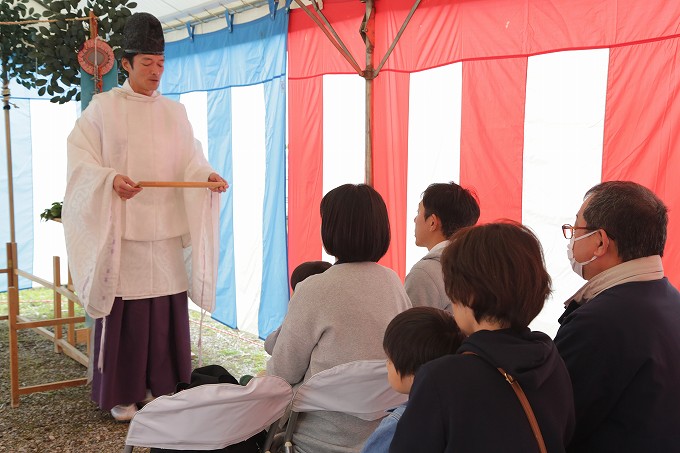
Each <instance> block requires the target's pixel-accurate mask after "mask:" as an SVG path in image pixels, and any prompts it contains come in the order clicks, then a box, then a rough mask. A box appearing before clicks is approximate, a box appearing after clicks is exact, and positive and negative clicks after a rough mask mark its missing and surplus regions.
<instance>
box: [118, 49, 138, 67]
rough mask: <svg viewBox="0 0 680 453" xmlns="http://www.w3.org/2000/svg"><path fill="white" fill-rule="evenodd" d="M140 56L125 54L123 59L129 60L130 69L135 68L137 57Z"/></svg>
mask: <svg viewBox="0 0 680 453" xmlns="http://www.w3.org/2000/svg"><path fill="white" fill-rule="evenodd" d="M137 55H139V54H138V53H128V52H123V56H122V59H123V60H127V61H128V62H130V67H131V68H134V67H135V62H134V61H135V57H136V56H137Z"/></svg>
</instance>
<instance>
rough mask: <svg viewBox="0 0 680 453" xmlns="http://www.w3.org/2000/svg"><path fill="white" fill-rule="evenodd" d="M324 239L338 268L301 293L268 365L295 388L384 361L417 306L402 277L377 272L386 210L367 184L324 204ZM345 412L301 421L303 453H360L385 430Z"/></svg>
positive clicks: (341, 190)
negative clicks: (393, 326) (404, 318)
mask: <svg viewBox="0 0 680 453" xmlns="http://www.w3.org/2000/svg"><path fill="white" fill-rule="evenodd" d="M321 239H322V242H323V246H324V248H325V250H326V252H328V254H330V255H333V256H335V257H336V259H337V261H336V262H335V264H334V265H333V266H331V268H329V269H328V270H326V271H325V272H323V273H321V274H317V275H312V276H310V277H308V278H307V279H305V280H304V281H303V282H300V283H299V284H298V285H297V286H296V287H295V293H294V294H293V297H292V298H291V300H290V304H289V307H288V314H287V315H286V318H285V319H284V321H283V325H282V326H281V332H280V333H279V337H278V339H277V341H276V345H275V346H274V350H273V351H272V358H271V359H270V360H269V362H268V363H267V374H270V375H275V376H280V377H282V378H284V379H285V380H286V381H288V382H289V383H290V384H291V385H296V384H300V383H302V382H304V381H306V380H307V379H309V378H310V377H311V376H312V375H314V374H316V373H318V372H320V371H323V370H326V369H328V368H332V367H334V366H336V365H340V364H343V363H347V362H352V361H355V360H370V359H385V352H384V351H383V348H382V340H383V334H384V333H385V329H386V327H387V325H388V324H389V322H390V321H391V320H392V318H394V317H395V316H396V315H397V314H399V313H401V312H402V311H404V310H406V309H407V308H410V306H411V303H410V301H409V299H408V296H407V295H406V292H405V291H404V287H403V285H402V283H401V280H400V279H399V277H398V276H397V274H396V273H395V272H394V271H392V270H391V269H388V268H386V267H383V266H381V265H379V264H377V261H378V260H379V259H380V258H382V257H383V255H385V253H386V252H387V249H388V247H389V245H390V223H389V219H388V216H387V208H386V206H385V202H384V201H383V199H382V197H381V196H380V194H378V192H376V191H375V190H374V189H373V188H372V187H370V186H367V185H365V184H358V185H355V184H345V185H342V186H340V187H337V188H335V189H333V190H331V191H330V192H328V193H327V194H326V196H324V197H323V199H322V200H321ZM378 423H379V421H374V422H368V421H364V420H361V419H359V418H356V417H353V416H350V415H346V414H343V413H338V412H323V411H320V412H311V413H303V414H300V416H299V418H298V420H297V425H296V429H295V433H294V435H293V443H294V444H295V448H296V451H297V452H299V453H318V452H324V453H335V452H337V453H345V452H359V451H361V447H362V445H363V443H364V441H365V440H366V439H367V438H368V436H369V435H370V434H371V433H372V432H373V430H374V429H375V428H376V427H377V426H378Z"/></svg>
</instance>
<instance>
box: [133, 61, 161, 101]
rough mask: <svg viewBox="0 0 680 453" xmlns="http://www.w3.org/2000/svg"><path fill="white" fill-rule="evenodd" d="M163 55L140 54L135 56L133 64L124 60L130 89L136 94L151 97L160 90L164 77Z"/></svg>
mask: <svg viewBox="0 0 680 453" xmlns="http://www.w3.org/2000/svg"><path fill="white" fill-rule="evenodd" d="M164 64H165V57H164V56H163V55H150V54H139V55H135V57H134V59H133V62H132V64H131V63H130V61H129V60H128V59H127V58H123V68H125V70H126V71H127V72H128V74H129V76H130V77H129V78H128V80H129V82H130V87H132V89H133V90H134V92H135V93H139V94H143V95H145V96H151V95H152V94H153V92H154V91H156V90H157V89H158V85H159V84H160V83H161V76H162V75H163V65H164Z"/></svg>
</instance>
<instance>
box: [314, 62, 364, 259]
mask: <svg viewBox="0 0 680 453" xmlns="http://www.w3.org/2000/svg"><path fill="white" fill-rule="evenodd" d="M365 106H366V83H365V81H364V79H362V78H361V77H359V76H357V75H356V74H354V75H325V76H323V193H324V195H325V194H326V193H328V192H329V191H330V190H332V189H335V188H336V187H338V186H340V185H342V184H348V183H352V184H359V183H363V182H364V179H365V168H366V164H365V160H364V156H365V149H366V142H365V131H366V124H365ZM322 259H323V260H325V261H328V262H330V263H333V262H335V258H333V257H331V256H329V255H328V254H327V253H326V251H325V250H324V251H322Z"/></svg>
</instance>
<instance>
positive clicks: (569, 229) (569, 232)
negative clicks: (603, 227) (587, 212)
mask: <svg viewBox="0 0 680 453" xmlns="http://www.w3.org/2000/svg"><path fill="white" fill-rule="evenodd" d="M598 229H599V228H590V227H575V226H571V225H569V224H568V223H565V224H564V225H562V234H563V235H564V238H565V239H571V238H572V236H574V231H575V230H589V231H595V230H598Z"/></svg>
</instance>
